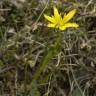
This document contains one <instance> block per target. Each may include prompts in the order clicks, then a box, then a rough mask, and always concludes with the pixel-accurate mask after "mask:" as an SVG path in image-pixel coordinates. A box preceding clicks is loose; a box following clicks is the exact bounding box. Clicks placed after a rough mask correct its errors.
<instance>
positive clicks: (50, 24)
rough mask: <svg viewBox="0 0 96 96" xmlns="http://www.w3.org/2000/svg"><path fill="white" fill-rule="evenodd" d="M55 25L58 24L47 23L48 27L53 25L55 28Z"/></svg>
mask: <svg viewBox="0 0 96 96" xmlns="http://www.w3.org/2000/svg"><path fill="white" fill-rule="evenodd" d="M55 26H56V24H52V23H49V24H48V25H47V27H53V28H55Z"/></svg>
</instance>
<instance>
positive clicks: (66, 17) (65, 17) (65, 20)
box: [63, 9, 76, 23]
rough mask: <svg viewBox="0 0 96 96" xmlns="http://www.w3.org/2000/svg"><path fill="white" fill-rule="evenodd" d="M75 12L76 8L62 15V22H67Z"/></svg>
mask: <svg viewBox="0 0 96 96" xmlns="http://www.w3.org/2000/svg"><path fill="white" fill-rule="evenodd" d="M75 13H76V9H73V10H72V11H70V12H69V13H68V14H66V15H64V17H63V23H67V22H68V21H69V20H70V19H72V18H73V16H74V15H75Z"/></svg>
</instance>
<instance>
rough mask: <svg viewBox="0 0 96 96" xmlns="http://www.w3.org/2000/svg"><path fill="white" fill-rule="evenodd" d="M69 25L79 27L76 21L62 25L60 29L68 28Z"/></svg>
mask: <svg viewBox="0 0 96 96" xmlns="http://www.w3.org/2000/svg"><path fill="white" fill-rule="evenodd" d="M68 27H79V25H78V24H76V23H67V24H65V25H64V26H60V27H59V29H60V30H66V28H68Z"/></svg>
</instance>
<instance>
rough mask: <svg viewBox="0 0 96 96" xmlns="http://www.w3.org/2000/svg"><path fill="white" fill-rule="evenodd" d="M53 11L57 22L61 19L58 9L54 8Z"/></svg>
mask: <svg viewBox="0 0 96 96" xmlns="http://www.w3.org/2000/svg"><path fill="white" fill-rule="evenodd" d="M53 9H54V17H55V20H56V21H57V22H58V21H59V20H61V19H62V17H61V16H60V14H59V12H58V9H57V8H56V7H55V6H54V7H53Z"/></svg>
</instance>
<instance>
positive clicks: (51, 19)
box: [44, 14, 55, 23]
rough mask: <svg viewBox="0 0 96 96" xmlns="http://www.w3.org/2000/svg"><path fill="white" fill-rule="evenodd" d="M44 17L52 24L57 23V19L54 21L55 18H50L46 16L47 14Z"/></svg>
mask: <svg viewBox="0 0 96 96" xmlns="http://www.w3.org/2000/svg"><path fill="white" fill-rule="evenodd" d="M44 17H45V18H46V19H47V20H48V21H50V22H52V23H55V19H54V18H53V17H50V16H48V15H46V14H44Z"/></svg>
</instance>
